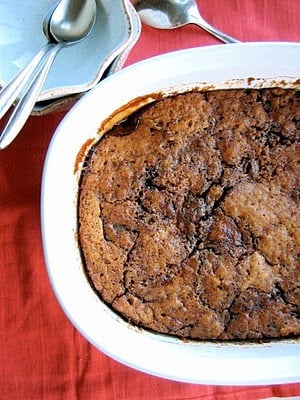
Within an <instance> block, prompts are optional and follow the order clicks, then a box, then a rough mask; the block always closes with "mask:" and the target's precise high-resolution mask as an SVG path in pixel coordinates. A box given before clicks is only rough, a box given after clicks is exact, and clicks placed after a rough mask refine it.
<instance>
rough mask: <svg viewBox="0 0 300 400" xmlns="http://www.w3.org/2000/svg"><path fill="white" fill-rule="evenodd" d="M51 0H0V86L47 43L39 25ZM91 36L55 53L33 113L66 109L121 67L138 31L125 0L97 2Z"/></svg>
mask: <svg viewBox="0 0 300 400" xmlns="http://www.w3.org/2000/svg"><path fill="white" fill-rule="evenodd" d="M55 3H56V1H55V0H42V1H41V2H39V4H38V6H37V3H36V1H35V0H27V1H26V2H24V1H22V0H0V38H1V39H0V59H1V60H2V62H1V64H0V86H4V85H5V84H7V83H8V82H9V81H10V80H11V79H12V78H13V77H14V76H15V75H16V74H17V73H18V72H19V71H20V69H22V68H23V67H24V66H25V65H26V64H27V63H28V62H29V61H30V60H31V59H32V58H33V56H34V55H35V54H36V53H37V52H38V51H39V50H40V48H41V47H42V46H43V45H44V44H45V43H46V41H47V39H46V37H45V35H44V34H43V30H42V24H43V19H44V16H45V15H46V14H47V12H48V10H49V9H50V8H51V7H52V6H53V5H54V4H55ZM97 7H98V10H97V17H96V22H95V26H94V28H93V30H92V32H91V34H90V35H89V36H88V37H87V38H86V39H85V40H83V41H82V42H80V43H78V44H76V45H72V46H68V47H66V48H64V49H63V50H62V51H61V52H60V53H59V54H58V56H57V58H56V60H55V62H54V64H53V66H52V69H51V71H50V73H49V76H48V78H47V80H46V82H45V84H44V87H43V90H42V92H41V94H40V96H39V98H38V101H37V103H36V105H35V107H34V110H33V114H36V115H37V114H45V113H49V112H51V111H54V110H62V109H67V108H69V107H70V106H71V105H72V104H73V103H74V102H75V101H76V100H77V99H78V98H79V97H80V96H81V94H82V93H84V92H86V91H87V90H89V89H91V88H92V87H93V86H95V85H96V84H97V83H98V82H99V81H100V80H101V79H103V78H104V77H106V76H108V75H111V74H113V73H114V72H116V71H118V70H120V69H121V68H122V66H123V65H124V62H125V61H126V59H127V56H128V54H129V52H130V50H131V49H132V47H133V46H134V44H135V43H136V41H137V40H138V38H139V36H140V32H141V24H140V20H139V17H138V15H137V13H136V11H135V9H134V8H133V6H132V4H131V3H130V1H129V0H114V1H111V0H97Z"/></svg>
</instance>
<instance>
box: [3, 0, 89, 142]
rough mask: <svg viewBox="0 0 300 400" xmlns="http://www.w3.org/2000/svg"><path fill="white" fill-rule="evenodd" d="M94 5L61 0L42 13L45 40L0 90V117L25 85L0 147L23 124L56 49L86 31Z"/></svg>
mask: <svg viewBox="0 0 300 400" xmlns="http://www.w3.org/2000/svg"><path fill="white" fill-rule="evenodd" d="M96 9H97V7H96V1H95V0H61V1H60V3H59V4H58V5H57V6H56V7H55V8H54V11H53V10H50V12H49V13H48V14H47V15H46V17H45V19H44V22H43V30H44V33H45V34H46V36H47V38H48V40H49V42H48V43H47V44H46V45H45V46H44V47H43V48H42V49H41V50H40V51H39V53H38V54H37V55H36V56H35V57H34V58H33V60H32V61H31V62H30V63H29V64H28V65H27V66H26V67H25V68H24V69H23V70H21V71H20V72H19V73H18V75H17V76H15V77H14V78H13V79H12V80H11V81H10V82H9V83H8V84H7V85H6V86H5V87H4V88H3V89H2V90H1V92H0V119H1V118H2V117H3V116H4V115H5V114H6V112H7V111H8V110H9V108H10V107H11V106H12V104H13V103H14V102H15V100H16V99H17V98H18V96H19V94H20V93H21V92H22V91H23V90H24V89H25V88H26V91H25V92H24V94H23V95H22V96H21V97H20V98H19V101H18V103H17V105H16V106H15V108H14V111H13V112H12V114H11V116H10V118H9V120H8V122H7V124H6V125H5V127H4V129H3V131H2V132H1V134H0V149H4V148H5V147H6V146H8V145H9V144H10V143H11V142H12V141H13V140H14V138H15V137H16V136H17V134H18V133H19V131H20V130H21V129H22V127H23V125H24V124H25V122H26V120H27V118H28V117H29V115H30V113H31V111H32V109H33V107H34V104H35V102H36V100H37V97H38V95H39V93H40V91H41V90H42V87H43V85H44V82H45V80H46V78H47V75H48V72H49V70H50V68H51V66H52V64H53V61H54V59H55V57H56V55H57V54H58V52H59V51H60V50H61V49H62V48H63V47H64V46H66V45H69V44H72V43H75V42H76V43H77V42H79V41H81V40H82V39H84V38H85V37H86V36H87V35H88V34H89V33H90V31H91V29H92V27H93V25H94V22H95V18H96Z"/></svg>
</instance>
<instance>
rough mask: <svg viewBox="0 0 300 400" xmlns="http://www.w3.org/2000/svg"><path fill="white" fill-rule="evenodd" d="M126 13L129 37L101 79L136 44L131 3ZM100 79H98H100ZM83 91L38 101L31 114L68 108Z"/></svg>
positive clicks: (136, 25) (137, 20)
mask: <svg viewBox="0 0 300 400" xmlns="http://www.w3.org/2000/svg"><path fill="white" fill-rule="evenodd" d="M128 13H129V15H130V23H131V30H130V37H129V40H128V42H127V44H126V48H125V49H124V50H123V51H122V52H121V53H120V54H119V55H118V56H117V57H116V58H115V59H114V60H113V61H112V63H111V64H110V65H109V66H108V68H107V69H106V71H105V72H104V75H103V76H102V77H101V79H104V78H106V77H108V76H110V75H112V74H114V73H115V72H117V71H119V70H120V69H121V68H122V67H123V65H124V63H125V62H126V60H127V57H128V55H129V53H130V51H131V50H132V48H133V47H134V45H135V44H136V42H137V40H138V39H139V37H140V34H141V20H140V18H139V16H138V14H137V12H136V11H135V8H134V7H133V5H132V4H131V3H130V2H128ZM101 79H100V80H101ZM82 95H83V93H76V94H73V95H69V96H64V97H60V98H57V99H50V100H46V101H38V102H37V103H36V105H35V107H34V109H33V111H32V115H43V114H49V113H51V112H53V111H64V110H68V109H69V108H70V107H71V106H72V105H73V104H74V103H75V102H76V101H77V100H78V99H79V98H80V97H81V96H82Z"/></svg>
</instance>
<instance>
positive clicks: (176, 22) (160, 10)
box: [133, 0, 239, 43]
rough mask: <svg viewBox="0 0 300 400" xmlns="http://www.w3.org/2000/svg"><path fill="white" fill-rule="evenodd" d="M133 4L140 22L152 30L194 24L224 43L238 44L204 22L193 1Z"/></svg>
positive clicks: (160, 0)
mask: <svg viewBox="0 0 300 400" xmlns="http://www.w3.org/2000/svg"><path fill="white" fill-rule="evenodd" d="M133 4H134V6H135V8H136V10H137V12H138V14H139V16H140V17H141V20H142V21H143V22H144V23H145V24H146V25H149V26H151V27H152V28H158V29H174V28H179V27H181V26H184V25H187V24H194V25H197V26H199V27H200V28H202V29H204V30H205V31H207V32H209V33H210V34H211V35H213V36H215V37H217V38H218V39H219V40H221V41H223V42H225V43H237V42H239V40H237V39H234V38H233V37H231V36H228V35H226V34H225V33H223V32H221V31H219V30H218V29H216V28H214V27H213V26H212V25H210V24H209V23H208V22H207V21H205V19H204V18H203V17H202V16H201V14H200V12H199V9H198V7H197V3H196V1H195V0H133Z"/></svg>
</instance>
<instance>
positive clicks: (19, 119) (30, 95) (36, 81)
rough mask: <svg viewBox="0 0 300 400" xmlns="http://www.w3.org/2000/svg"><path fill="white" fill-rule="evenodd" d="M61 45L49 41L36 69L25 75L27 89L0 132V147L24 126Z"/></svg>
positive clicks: (3, 146)
mask: <svg viewBox="0 0 300 400" xmlns="http://www.w3.org/2000/svg"><path fill="white" fill-rule="evenodd" d="M61 47H62V45H61V44H54V43H49V44H48V46H46V52H45V53H44V55H43V57H42V60H41V61H40V65H39V66H38V68H37V70H36V71H34V73H33V74H31V75H30V76H27V78H28V80H27V81H26V86H27V90H26V91H25V93H24V94H23V96H21V97H20V99H19V101H18V103H17V105H16V106H15V108H14V110H13V112H12V114H11V116H10V118H9V120H8V121H7V123H6V125H5V126H4V129H3V131H2V132H1V134H0V149H4V148H5V147H7V146H8V145H9V144H10V143H11V142H12V141H13V140H14V138H15V137H16V136H17V134H18V133H19V132H20V130H21V129H22V127H23V126H24V124H25V122H26V120H27V118H28V117H29V115H30V113H31V111H32V109H33V107H34V104H35V102H36V100H37V97H38V95H39V93H40V91H41V89H42V87H43V84H44V82H45V80H46V77H47V75H48V72H49V70H50V68H51V66H52V64H53V61H54V59H55V57H56V55H57V53H58V52H59V50H60V49H61ZM24 86H25V85H23V87H24Z"/></svg>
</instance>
